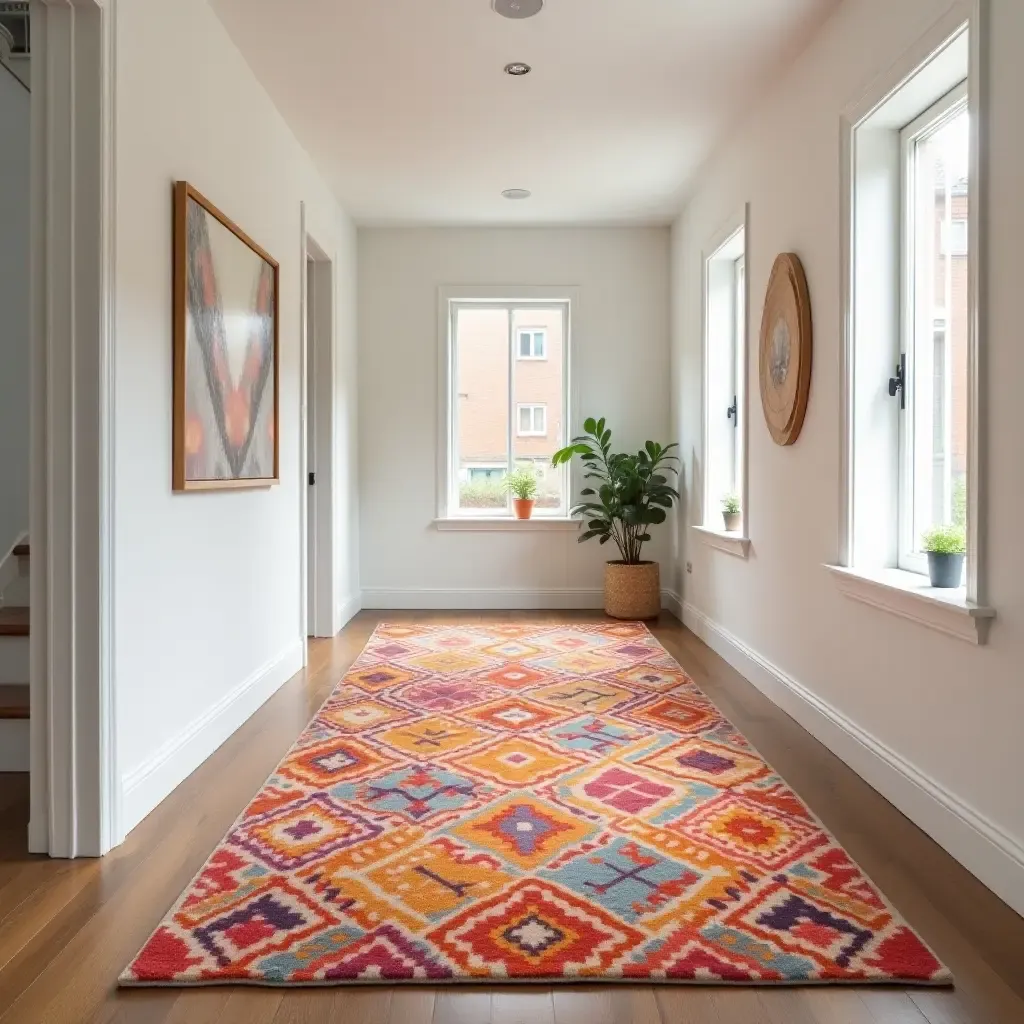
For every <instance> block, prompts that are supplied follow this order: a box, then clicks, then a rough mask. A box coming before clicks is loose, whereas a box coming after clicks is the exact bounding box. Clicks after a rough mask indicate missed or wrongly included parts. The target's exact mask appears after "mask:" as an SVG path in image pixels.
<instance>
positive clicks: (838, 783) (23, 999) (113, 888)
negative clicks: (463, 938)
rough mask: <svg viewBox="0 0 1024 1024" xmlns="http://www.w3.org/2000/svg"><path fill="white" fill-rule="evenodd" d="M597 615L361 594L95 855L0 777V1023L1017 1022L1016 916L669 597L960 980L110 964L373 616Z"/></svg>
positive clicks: (779, 753)
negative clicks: (532, 975)
mask: <svg viewBox="0 0 1024 1024" xmlns="http://www.w3.org/2000/svg"><path fill="white" fill-rule="evenodd" d="M538 619H539V620H543V621H546V622H558V621H567V622H578V621H596V620H598V619H600V616H599V615H597V614H596V613H588V612H579V613H575V612H547V613H543V612H542V613H537V612H500V613H473V614H459V613H435V612H428V613H424V612H391V613H376V612H362V613H360V614H359V615H358V616H357V617H356V618H355V619H354V620H353V621H352V622H351V623H350V624H349V626H348V627H347V628H346V629H345V630H344V631H343V632H342V633H341V634H340V635H339V636H338V637H337V638H336V639H334V640H333V641H332V640H314V641H311V642H310V663H309V666H308V669H307V670H306V671H304V672H301V673H299V674H298V675H297V676H295V677H294V678H293V679H292V680H291V681H290V682H289V683H288V684H287V685H286V686H284V687H283V688H282V689H281V690H280V691H279V692H278V693H277V694H276V695H275V696H274V697H273V698H272V699H271V700H270V701H268V702H267V704H266V705H264V707H263V708H261V709H260V711H259V712H258V713H257V714H256V715H254V716H253V718H252V719H251V720H250V721H249V722H248V723H247V724H246V725H245V726H244V727H243V728H242V729H241V730H239V732H237V733H236V734H235V735H234V736H232V737H231V739H230V740H228V741H227V742H226V743H225V744H224V745H223V746H222V747H221V748H220V749H219V750H218V751H217V752H216V754H215V755H214V756H213V757H211V758H210V759H209V760H208V761H207V762H206V763H205V764H204V765H203V766H202V767H201V768H200V769H199V770H197V771H196V772H195V773H194V774H193V775H192V776H191V777H190V778H189V779H188V780H187V781H186V782H185V783H184V784H183V785H182V786H181V787H179V788H178V789H177V790H176V791H175V792H174V793H173V794H172V796H171V797H170V798H168V799H167V800H166V801H165V802H164V803H163V804H162V805H161V806H160V807H159V808H158V809H157V810H156V811H154V812H153V813H152V814H151V815H150V816H149V817H147V818H146V820H145V821H144V822H143V823H142V824H141V825H140V826H139V827H138V828H137V829H135V830H134V831H133V832H132V833H131V835H130V836H129V837H128V839H127V841H126V842H125V843H124V845H122V846H121V847H119V848H118V849H116V850H115V851H113V852H112V853H111V854H110V855H109V856H108V857H106V858H104V859H103V860H101V861H82V860H79V861H57V860H48V859H45V858H41V857H29V856H28V855H27V854H26V853H25V852H24V834H25V829H24V825H25V821H26V818H27V806H28V799H27V777H25V776H16V775H6V776H0V809H2V820H3V821H4V829H3V831H2V832H0V1024H44V1022H45V1024H57V1022H67V1024H79V1022H96V1024H114V1022H117V1024H171V1022H173V1024H186V1022H187V1024H271V1022H273V1024H284V1022H296V1024H298V1022H310V1024H312V1022H314V1021H328V1020H336V1019H338V1020H340V1019H344V1020H345V1021H346V1022H351V1024H385V1022H387V1024H426V1022H433V1024H485V1022H487V1021H493V1022H494V1024H514V1022H527V1021H529V1022H530V1024H577V1022H578V1024H619V1022H621V1024H627V1022H628V1024H658V1022H664V1024H670V1022H671V1024H681V1022H690V1021H692V1022H695V1024H696V1022H701V1024H704V1022H708V1024H710V1022H715V1024H731V1022H735V1024H812V1022H817V1024H882V1022H889V1021H892V1022H914V1024H924V1022H928V1024H1012V1022H1014V1021H1018V1020H1020V1019H1022V1017H1024V979H1022V977H1021V975H1020V971H1019V956H1018V953H1019V950H1020V949H1022V948H1024V922H1022V920H1021V919H1020V918H1019V917H1018V916H1017V915H1016V914H1014V913H1013V912H1012V911H1011V910H1010V909H1009V908H1008V907H1006V906H1005V905H1004V904H1003V903H1001V902H1000V901H999V900H998V899H997V898H996V897H995V896H994V895H993V894H992V893H990V892H989V891H988V890H987V889H985V888H984V887H983V886H982V885H981V883H980V882H978V881H977V880H976V879H974V878H973V877H972V876H971V875H970V874H969V873H968V872H967V871H966V870H965V869H963V868H962V867H960V866H959V865H957V864H956V862H955V861H953V859H952V858H951V857H949V855H947V854H946V853H945V852H943V851H942V850H941V849H940V848H939V847H938V846H937V845H936V844H935V843H933V842H932V841H931V840H930V839H928V838H927V837H926V836H925V835H924V834H923V833H922V832H921V831H920V830H919V829H917V828H916V827H915V826H914V825H913V824H912V823H911V822H910V821H908V820H907V819H906V818H905V817H903V816H902V815H901V814H900V813H899V812H898V811H896V810H895V809H894V808H893V807H892V806H891V805H890V804H889V803H887V802H886V801H885V800H884V799H883V798H882V797H881V796H879V795H878V794H877V793H876V792H874V791H873V790H872V789H871V788H870V787H869V786H868V785H867V784H866V783H865V782H864V781H862V780H861V779H860V778H858V777H857V776H856V775H855V774H854V773H853V772H852V771H850V770H849V769H848V768H847V767H846V766H845V765H843V764H842V763H841V762H840V761H839V760H838V759H837V758H836V757H835V756H834V755H833V754H831V753H830V752H829V751H828V750H827V749H825V748H824V747H823V746H822V745H821V744H819V743H818V742H817V741H816V740H814V739H813V738H812V737H810V736H809V735H808V734H807V733H806V732H805V731H804V730H803V729H801V728H800V726H798V725H797V724H796V723H795V722H794V721H793V720H791V719H790V718H788V717H787V716H786V715H785V714H783V713H782V712H781V711H779V710H778V709H777V708H775V707H774V706H773V705H772V704H771V703H770V702H769V701H768V700H767V699H766V698H765V697H763V696H762V695H761V694H760V693H759V692H758V691H757V690H756V689H755V688H754V687H753V686H751V685H750V684H749V683H747V682H746V681H745V680H744V679H743V678H742V677H741V676H739V674H738V673H736V672H735V671H733V670H732V669H731V668H730V667H729V666H728V665H726V664H725V663H724V662H723V661H722V660H721V659H720V658H719V657H718V656H717V655H715V654H714V653H713V652H712V651H710V650H709V649H708V648H707V647H706V646H705V645H704V644H703V643H701V642H700V641H699V640H698V639H697V638H696V637H695V636H694V635H693V634H692V633H690V632H689V631H688V630H686V629H685V628H684V627H682V626H681V625H680V624H679V622H678V621H677V620H676V619H675V618H674V617H672V616H671V615H669V614H667V613H663V614H662V617H661V619H660V621H659V622H658V623H657V624H656V625H654V626H652V629H653V632H654V633H655V635H656V636H657V638H658V639H659V640H660V641H661V643H662V644H663V645H664V646H665V647H666V648H667V649H668V650H669V652H670V653H671V654H672V655H673V656H674V657H675V658H677V659H678V661H679V662H680V664H681V665H682V666H683V667H684V668H685V669H686V670H687V671H688V672H689V673H690V675H692V677H693V678H694V679H695V681H696V682H697V684H698V685H699V686H700V687H701V688H702V689H703V690H704V691H705V692H706V693H707V695H708V696H709V697H710V698H711V699H712V700H713V701H714V702H715V703H716V704H717V705H718V707H719V708H720V709H721V711H722V712H723V713H724V714H725V715H727V716H728V717H729V718H730V719H731V720H732V721H733V722H734V723H735V725H736V726H738V727H739V728H740V729H741V730H742V732H743V733H744V734H745V735H746V736H747V737H748V738H749V740H750V741H751V743H753V744H754V746H755V747H756V748H757V749H758V750H759V751H760V752H761V753H762V754H763V755H764V757H765V758H766V759H767V760H768V761H769V762H770V763H772V764H773V765H774V766H775V768H776V769H777V770H778V771H779V772H780V773H781V774H782V775H783V776H784V778H785V779H786V780H787V781H788V782H789V783H790V784H791V785H792V786H793V788H794V789H795V790H796V791H797V793H798V794H799V795H800V796H801V797H802V798H803V799H805V800H806V801H807V802H808V804H809V805H810V806H811V808H812V809H813V810H814V811H815V812H816V813H817V814H818V815H819V817H820V818H821V819H822V820H823V821H824V823H825V824H826V826H828V828H829V829H830V830H831V831H832V832H833V833H834V834H835V835H836V837H837V838H838V839H839V841H840V842H841V843H842V844H843V845H844V846H845V847H846V848H847V849H848V850H849V852H850V853H851V854H852V855H853V857H854V858H855V859H856V860H857V861H858V862H859V863H860V864H861V865H862V867H863V868H864V869H865V870H866V871H867V873H868V874H869V875H870V876H871V878H872V879H873V880H874V881H875V882H876V883H877V884H878V885H879V886H880V887H881V888H882V890H883V891H884V892H885V893H886V894H887V895H888V896H889V898H890V899H891V900H892V901H893V902H894V903H895V905H896V906H897V908H898V909H899V910H900V911H901V912H902V913H903V914H904V915H905V916H906V917H907V918H908V920H909V921H910V922H911V923H912V924H913V925H914V926H915V927H916V928H917V929H919V930H920V932H921V934H922V935H923V937H924V938H925V940H926V941H927V942H928V943H929V944H930V945H931V946H932V947H933V948H934V949H935V951H936V953H937V954H938V955H939V956H940V957H941V958H942V959H943V960H944V961H945V962H946V963H947V964H948V965H949V966H950V968H951V969H952V971H953V974H954V976H955V979H956V990H955V991H949V990H928V989H914V990H906V991H903V990H899V989H895V988H892V989H879V988H874V989H865V988H860V989H857V988H853V989H837V988H834V987H833V988H827V987H826V988H821V989H813V988H805V989H789V990H787V989H774V990H767V989H743V988H732V989H701V988H688V987H672V986H663V987H660V988H659V987H651V986H626V985H622V986H607V985H606V986H603V987H590V988H586V987H579V988H577V987H575V986H573V987H563V986H558V987H555V988H553V989H551V988H546V987H541V986H538V987H536V988H534V987H533V986H530V987H515V988H504V989H501V988H494V989H492V988H491V987H490V986H487V987H486V988H484V989H472V990H467V989H462V990H454V989H452V988H430V989H427V988H415V987H413V988H408V989H403V988H395V989H391V988H387V987H383V986H382V987H379V988H376V987H371V988H367V989H365V990H359V989H352V988H339V989H327V990H320V991H294V990H293V991H288V992H281V991H275V990H271V989H250V990H243V989H239V988H223V989H218V988H213V989H205V990H187V991H175V990H173V989H156V990H151V991H147V990H141V991H139V990H136V991H129V992H126V991H118V990H117V989H116V987H115V984H116V977H117V974H118V973H119V971H120V970H121V969H122V968H123V967H124V965H125V963H126V962H127V961H128V960H129V959H130V957H131V956H132V955H133V954H134V952H135V951H136V950H137V948H138V947H139V945H140V944H141V943H142V942H143V941H144V939H145V938H146V936H147V935H148V933H149V932H150V931H151V929H152V928H153V927H154V926H155V925H156V923H157V922H158V921H159V919H160V917H161V916H162V915H163V914H164V912H165V911H166V910H167V908H168V907H169V906H170V904H171V903H172V902H173V900H174V899H175V898H176V897H177V895H178V893H179V892H180V891H181V890H182V888H183V887H184V886H185V885H186V883H187V882H188V880H189V879H190V878H191V877H192V875H193V874H194V873H195V872H196V871H197V870H198V868H199V867H200V866H201V864H202V863H203V861H204V860H205V858H206V857H207V855H208V854H209V852H210V850H211V849H212V848H213V847H214V845H215V844H216V843H217V842H218V840H219V839H220V838H221V836H222V835H223V834H224V832H225V831H226V830H227V829H228V828H229V826H230V825H231V822H232V821H233V820H234V819H235V817H236V815H237V814H238V813H239V811H240V810H241V808H242V807H243V806H244V805H245V803H246V801H248V800H249V799H250V798H251V797H252V795H253V794H254V793H255V792H256V790H257V789H258V787H259V786H260V785H261V783H262V782H263V781H264V779H265V778H266V777H267V775H268V774H269V773H270V772H271V771H272V770H273V768H274V766H275V765H276V764H277V762H278V761H279V760H280V758H281V757H282V755H283V754H284V753H285V751H286V750H287V748H288V747H289V745H290V744H291V743H292V741H293V740H294V739H295V737H296V736H297V735H298V733H299V732H300V731H301V730H302V728H303V727H304V726H305V724H306V722H307V721H308V720H309V718H310V717H311V716H312V715H313V713H314V712H315V711H316V709H317V708H318V707H319V705H320V704H321V703H322V701H323V700H324V699H325V698H326V697H327V695H328V694H329V693H330V691H331V689H332V688H333V686H334V685H335V684H336V683H337V681H338V679H339V678H340V677H341V675H342V674H343V673H344V671H345V670H346V668H347V667H348V666H349V665H350V664H351V662H352V660H353V659H354V658H355V657H356V655H357V654H358V653H359V651H360V650H361V649H362V647H363V644H364V643H365V642H366V640H367V638H368V637H369V635H370V633H371V632H372V630H373V628H374V627H375V626H376V625H377V623H378V622H380V621H396V620H397V621H417V622H431V623H461V622H470V621H489V622H496V621H514V622H521V621H535V620H538Z"/></svg>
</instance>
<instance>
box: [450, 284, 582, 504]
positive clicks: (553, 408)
mask: <svg viewBox="0 0 1024 1024" xmlns="http://www.w3.org/2000/svg"><path fill="white" fill-rule="evenodd" d="M445 311H446V328H447V329H446V332H445V333H446V338H445V342H446V344H445V347H444V349H443V351H442V359H443V362H444V368H443V373H442V377H443V379H444V381H445V391H446V393H445V394H444V396H443V398H444V401H445V448H444V452H443V459H442V462H443V466H444V479H443V481H441V484H442V490H443V495H442V500H441V501H439V505H440V508H439V519H442V520H447V519H454V518H458V517H466V518H470V519H479V518H483V517H487V518H508V519H512V518H513V515H512V504H511V501H512V498H511V495H510V494H509V493H508V491H507V489H506V487H505V480H504V478H505V476H506V475H507V474H508V473H509V472H510V471H511V470H513V469H515V468H529V469H532V471H533V472H534V473H535V474H536V476H537V484H538V489H537V498H536V505H535V506H534V517H535V518H539V517H544V516H548V517H552V516H555V517H565V516H567V515H568V491H569V487H568V483H569V471H568V468H567V467H564V466H563V467H559V468H557V469H555V468H552V466H551V456H552V455H553V454H554V453H555V452H556V451H557V450H558V449H559V448H561V447H563V446H564V445H565V444H566V443H568V433H569V428H568V423H569V341H570V338H569V325H570V303H569V300H567V299H561V298H560V299H557V300H555V299H540V298H529V297H524V298H522V299H517V300H510V301H504V300H498V299H493V298H487V299H483V298H481V299H475V298H451V297H447V296H446V298H445Z"/></svg>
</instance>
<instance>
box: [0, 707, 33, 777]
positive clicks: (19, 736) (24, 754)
mask: <svg viewBox="0 0 1024 1024" xmlns="http://www.w3.org/2000/svg"><path fill="white" fill-rule="evenodd" d="M28 732H29V725H28V719H27V718H0V772H27V771H28V769H29V754H28V750H29V746H28Z"/></svg>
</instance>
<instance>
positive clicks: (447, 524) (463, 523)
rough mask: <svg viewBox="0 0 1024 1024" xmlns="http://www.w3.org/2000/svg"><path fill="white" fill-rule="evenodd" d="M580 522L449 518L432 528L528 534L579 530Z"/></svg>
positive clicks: (544, 518) (557, 518)
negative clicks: (539, 531) (538, 531)
mask: <svg viewBox="0 0 1024 1024" xmlns="http://www.w3.org/2000/svg"><path fill="white" fill-rule="evenodd" d="M580 523H581V520H579V519H570V518H568V517H566V516H537V517H536V518H533V519H512V518H510V517H509V516H451V517H450V518H447V519H435V520H434V527H435V529H437V530H440V531H441V532H442V533H444V532H446V531H453V532H459V531H469V532H474V531H475V532H482V533H517V532H521V533H530V532H533V531H537V530H541V531H559V530H577V531H578V530H579V528H580Z"/></svg>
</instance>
